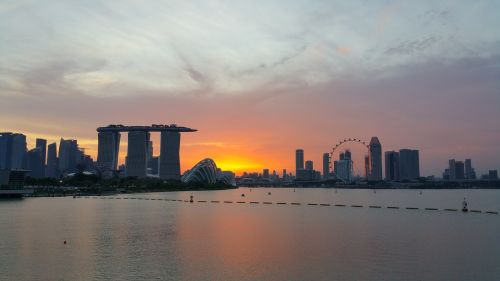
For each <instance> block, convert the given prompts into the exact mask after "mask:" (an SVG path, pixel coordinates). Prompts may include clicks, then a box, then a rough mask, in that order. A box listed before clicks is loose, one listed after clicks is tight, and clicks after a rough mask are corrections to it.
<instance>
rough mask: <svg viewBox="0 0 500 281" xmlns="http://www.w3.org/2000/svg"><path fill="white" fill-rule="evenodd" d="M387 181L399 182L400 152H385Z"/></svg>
mask: <svg viewBox="0 0 500 281" xmlns="http://www.w3.org/2000/svg"><path fill="white" fill-rule="evenodd" d="M385 180H387V181H398V180H399V152H397V151H386V152H385Z"/></svg>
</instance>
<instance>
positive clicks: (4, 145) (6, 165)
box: [0, 132, 12, 170]
mask: <svg viewBox="0 0 500 281" xmlns="http://www.w3.org/2000/svg"><path fill="white" fill-rule="evenodd" d="M11 154H12V133H10V132H3V133H0V170H2V169H6V170H7V169H10V158H11Z"/></svg>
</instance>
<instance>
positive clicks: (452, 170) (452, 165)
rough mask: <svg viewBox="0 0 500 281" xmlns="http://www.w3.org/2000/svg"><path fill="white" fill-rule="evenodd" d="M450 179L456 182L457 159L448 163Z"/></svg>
mask: <svg viewBox="0 0 500 281" xmlns="http://www.w3.org/2000/svg"><path fill="white" fill-rule="evenodd" d="M448 178H449V179H450V180H456V179H457V176H456V168H455V159H450V160H449V161H448Z"/></svg>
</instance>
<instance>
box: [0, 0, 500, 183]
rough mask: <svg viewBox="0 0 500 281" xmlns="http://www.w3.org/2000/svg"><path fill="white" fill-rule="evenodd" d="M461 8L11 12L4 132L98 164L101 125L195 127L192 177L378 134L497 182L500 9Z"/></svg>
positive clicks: (281, 5) (433, 170) (132, 5)
mask: <svg viewBox="0 0 500 281" xmlns="http://www.w3.org/2000/svg"><path fill="white" fill-rule="evenodd" d="M461 3H462V5H458V4H457V1H441V2H439V3H432V2H422V3H421V2H419V3H416V2H415V3H412V2H405V3H403V2H386V3H384V4H380V3H366V2H360V1H350V2H349V3H345V2H335V1H318V2H315V3H314V4H311V3H310V2H307V1H287V2H286V3H285V2H279V1H278V2H273V3H261V4H260V5H250V4H244V3H234V2H217V3H213V2H203V1H202V2H193V3H183V2H176V3H171V5H167V4H166V2H157V3H156V4H155V5H138V4H137V3H136V2H133V1H120V3H116V2H108V3H97V2H93V1H86V2H85V3H76V2H72V3H61V2H56V1H44V3H43V4H41V3H40V2H37V1H7V2H3V3H2V4H0V15H1V17H0V34H2V38H4V39H5V40H2V42H3V43H2V49H0V54H1V56H0V57H1V59H0V60H1V61H0V98H1V99H2V102H1V104H0V128H1V129H2V131H12V132H20V133H24V134H26V135H27V137H28V143H29V147H30V148H32V147H35V145H34V142H35V138H37V137H39V138H43V139H47V140H48V142H49V143H51V142H54V141H58V140H59V138H60V137H63V138H65V139H78V141H79V144H80V145H81V147H83V148H86V152H87V153H88V154H90V155H92V156H93V158H94V159H96V157H97V138H96V136H95V132H94V129H95V128H96V127H98V126H99V125H102V124H120V123H123V124H141V123H147V124H150V123H153V122H154V121H158V120H162V121H164V122H166V123H182V124H190V125H192V126H193V127H196V128H197V129H199V130H200V132H203V134H196V135H192V136H186V137H185V138H184V139H183V143H182V144H181V147H182V149H181V151H182V152H181V158H182V159H183V160H182V161H183V163H182V167H183V169H185V168H187V167H191V166H193V165H195V164H196V163H197V162H198V161H199V159H202V158H204V157H211V158H213V159H214V160H215V161H216V162H217V164H218V165H219V166H221V167H223V168H224V169H227V170H234V171H236V172H238V173H240V172H242V171H260V170H261V169H263V168H269V169H276V170H281V169H283V168H285V169H287V170H288V171H294V170H295V167H294V165H293V163H294V159H293V153H290V152H291V151H294V150H295V149H296V148H297V147H301V148H303V149H304V150H305V151H306V154H307V155H306V159H308V160H312V161H314V162H315V163H316V165H317V166H318V165H320V163H321V161H322V154H323V153H324V152H328V151H330V150H331V148H332V146H333V145H334V144H335V143H336V142H338V141H339V140H341V139H343V138H349V137H354V138H360V139H363V140H365V141H369V139H368V138H369V137H370V136H374V135H376V136H378V137H379V138H380V140H381V142H382V143H383V150H384V151H386V150H397V149H399V148H401V147H411V148H415V149H418V150H419V151H420V155H419V156H420V163H421V166H422V167H421V174H422V175H436V176H439V175H441V174H442V170H443V167H445V166H446V165H447V163H448V160H449V159H451V158H456V159H468V158H471V159H474V163H475V168H476V169H477V171H478V173H484V172H486V171H488V170H489V169H492V168H493V169H498V167H500V157H499V155H500V142H499V141H498V140H499V139H500V130H499V125H498V121H497V120H500V111H499V110H498V108H499V105H500V94H499V92H498V89H499V88H500V85H499V81H498V78H497V77H499V76H500V67H499V66H498V65H499V62H500V51H499V50H500V48H498V46H499V42H500V34H499V33H498V32H497V28H496V26H498V24H499V20H498V17H497V14H496V11H497V10H498V5H499V3H497V2H495V1H478V2H474V3H470V2H465V1H464V2H461ZM55 13H57V15H59V16H54V15H55ZM146 15H147V16H146ZM177 15H180V16H177ZM214 15H215V16H214ZM256 15H258V16H256ZM242 19H243V20H242ZM152 140H153V141H154V142H155V143H159V139H157V137H153V138H152ZM122 143H123V145H125V144H126V142H122ZM158 147H159V146H155V155H158V154H159V151H157V149H158ZM120 151H121V153H120V155H119V162H120V163H124V155H125V151H126V150H125V148H124V147H120Z"/></svg>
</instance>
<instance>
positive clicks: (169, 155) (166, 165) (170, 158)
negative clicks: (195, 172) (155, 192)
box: [160, 131, 181, 180]
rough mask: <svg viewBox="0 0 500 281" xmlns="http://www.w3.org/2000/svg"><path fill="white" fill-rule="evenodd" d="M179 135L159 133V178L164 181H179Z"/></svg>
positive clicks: (166, 132) (168, 132)
mask: <svg viewBox="0 0 500 281" xmlns="http://www.w3.org/2000/svg"><path fill="white" fill-rule="evenodd" d="M180 145H181V134H180V133H179V132H170V131H163V132H161V144H160V178H161V179H166V180H180V179H181V161H180V155H179V153H180V152H179V150H180Z"/></svg>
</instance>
